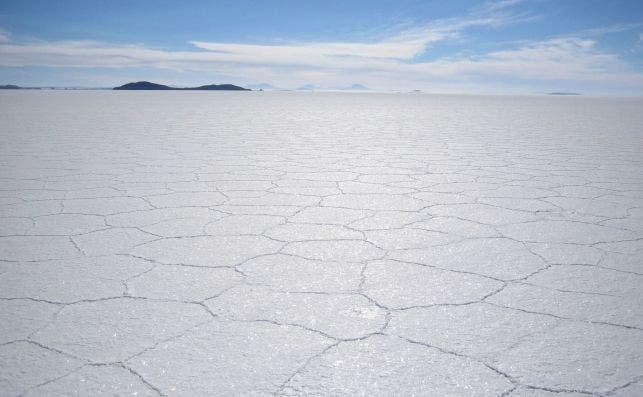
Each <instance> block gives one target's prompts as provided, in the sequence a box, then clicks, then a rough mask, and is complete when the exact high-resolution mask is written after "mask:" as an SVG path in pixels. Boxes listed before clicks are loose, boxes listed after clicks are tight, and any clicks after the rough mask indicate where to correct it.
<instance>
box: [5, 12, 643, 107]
mask: <svg viewBox="0 0 643 397" xmlns="http://www.w3.org/2000/svg"><path fill="white" fill-rule="evenodd" d="M141 80H147V81H154V82H157V83H162V84H169V85H177V86H197V85H203V84H212V83H232V84H238V85H242V86H259V85H262V84H263V86H264V87H267V86H268V85H271V86H275V87H280V88H288V89H291V88H298V87H302V86H311V87H320V88H322V89H341V88H345V87H351V86H354V85H357V84H360V85H364V86H367V87H369V88H372V89H375V90H384V91H386V90H414V89H420V90H424V91H427V92H444V93H515V94H529V93H546V92H580V93H583V94H609V95H643V3H641V2H640V1H595V0H591V1H578V0H573V1H565V2H558V1H553V0H532V1H527V0H496V1H486V2H477V1H462V0H454V1H450V2H442V1H410V0H400V1H396V2H390V1H351V2H339V1H324V2H322V1H310V2H295V1H270V2H253V1H234V2H233V1H220V2H207V1H193V2H190V3H189V5H184V4H181V3H180V2H174V1H162V2H157V1H148V0H145V1H134V2H126V1H120V0H119V1H97V0H93V1H76V0H70V1H66V2H64V3H60V4H56V3H55V2H48V1H30V0H26V1H21V2H2V3H0V84H17V85H21V86H76V87H83V86H84V87H108V86H117V85H121V84H123V83H126V82H130V81H141Z"/></svg>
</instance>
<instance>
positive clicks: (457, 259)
mask: <svg viewBox="0 0 643 397" xmlns="http://www.w3.org/2000/svg"><path fill="white" fill-rule="evenodd" d="M642 129H643V100H641V99H615V98H584V97H536V96H534V97H510V96H505V97H493V96H439V95H423V94H348V93H297V92H241V93H238V92H112V91H73V92H60V91H14V92H2V93H0V164H1V173H0V176H1V178H2V179H1V182H0V189H1V197H0V216H1V217H2V220H1V221H0V235H1V236H2V237H0V395H3V396H12V395H19V394H27V395H31V394H33V395H64V394H79V395H97V394H101V393H103V394H109V395H112V394H121V395H128V394H132V393H138V395H159V394H162V395H170V396H171V395H255V394H259V395H263V394H279V395H282V394H283V395H308V394H321V395H360V394H361V395H369V396H370V395H394V394H398V395H413V394H415V395H434V396H451V395H457V396H465V395H476V396H479V395H480V396H487V395H489V396H492V395H510V396H525V395H529V396H554V395H556V396H559V395H564V396H576V395H582V393H594V394H609V393H610V392H613V394H614V395H620V396H634V395H641V394H643V390H642V389H643V385H642V384H641V376H642V374H643V358H642V357H643V339H642V335H643V334H642V331H641V329H642V328H643V309H642V304H643V300H642V298H641V297H642V296H643V295H642V292H643V291H642V290H643V288H642V283H641V277H642V275H641V273H642V271H643V270H642V269H641V266H642V263H643V155H642V153H643V131H642ZM563 392H564V393H563ZM561 393H562V394H561Z"/></svg>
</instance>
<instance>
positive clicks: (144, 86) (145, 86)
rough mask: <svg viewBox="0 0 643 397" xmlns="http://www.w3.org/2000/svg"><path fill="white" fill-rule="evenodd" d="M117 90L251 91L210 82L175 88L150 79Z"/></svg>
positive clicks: (128, 84)
mask: <svg viewBox="0 0 643 397" xmlns="http://www.w3.org/2000/svg"><path fill="white" fill-rule="evenodd" d="M114 89H115V90H203V91H213V90H218V91H250V90H248V89H247V88H243V87H239V86H236V85H232V84H209V85H202V86H200V87H186V88H175V87H170V86H167V85H163V84H156V83H150V82H149V81H138V82H136V83H127V84H124V85H122V86H120V87H114Z"/></svg>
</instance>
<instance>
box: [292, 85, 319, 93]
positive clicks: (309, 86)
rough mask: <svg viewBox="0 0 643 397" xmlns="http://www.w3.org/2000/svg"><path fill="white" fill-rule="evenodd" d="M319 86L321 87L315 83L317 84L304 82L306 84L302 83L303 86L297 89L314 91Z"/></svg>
mask: <svg viewBox="0 0 643 397" xmlns="http://www.w3.org/2000/svg"><path fill="white" fill-rule="evenodd" d="M319 88H320V87H319V86H318V85H315V84H304V85H302V86H301V87H299V88H297V89H298V90H303V91H313V90H317V89H319Z"/></svg>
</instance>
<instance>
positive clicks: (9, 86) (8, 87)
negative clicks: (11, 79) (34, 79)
mask: <svg viewBox="0 0 643 397" xmlns="http://www.w3.org/2000/svg"><path fill="white" fill-rule="evenodd" d="M20 88H22V87H18V86H17V85H13V84H7V85H0V90H19V89H20Z"/></svg>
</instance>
